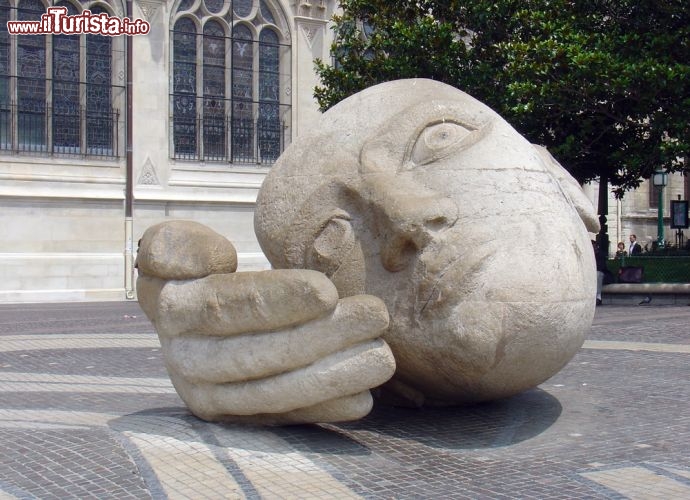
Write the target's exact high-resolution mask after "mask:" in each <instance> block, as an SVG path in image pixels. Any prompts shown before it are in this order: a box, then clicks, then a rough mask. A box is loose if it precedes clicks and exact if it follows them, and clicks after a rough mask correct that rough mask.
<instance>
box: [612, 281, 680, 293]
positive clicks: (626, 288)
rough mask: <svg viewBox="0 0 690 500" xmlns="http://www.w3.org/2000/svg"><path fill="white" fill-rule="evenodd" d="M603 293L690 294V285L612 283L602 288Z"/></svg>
mask: <svg viewBox="0 0 690 500" xmlns="http://www.w3.org/2000/svg"><path fill="white" fill-rule="evenodd" d="M601 290H602V292H603V293H612V294H628V293H632V294H647V295H648V294H671V293H673V294H688V295H690V283H611V284H610V285H604V286H603V287H602V289H601Z"/></svg>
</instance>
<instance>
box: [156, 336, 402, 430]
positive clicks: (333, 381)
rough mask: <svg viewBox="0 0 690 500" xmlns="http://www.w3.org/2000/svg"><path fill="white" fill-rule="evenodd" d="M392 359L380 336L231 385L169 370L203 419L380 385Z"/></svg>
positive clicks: (272, 409)
mask: <svg viewBox="0 0 690 500" xmlns="http://www.w3.org/2000/svg"><path fill="white" fill-rule="evenodd" d="M394 372H395V360H394V358H393V353H392V352H391V350H390V348H389V347H388V345H387V344H386V343H385V342H384V341H383V340H381V339H377V340H373V341H368V342H364V343H361V344H358V345H356V346H353V347H350V348H349V349H346V350H344V351H339V352H337V353H335V354H332V355H330V356H328V357H326V358H324V359H321V360H319V361H318V362H316V363H313V364H312V365H309V366H307V367H304V368H300V369H298V370H294V371H290V372H287V373H282V374H280V375H276V376H274V377H269V378H265V379H259V380H252V381H248V382H239V383H231V384H208V383H201V384H194V383H190V382H187V381H185V380H184V379H183V378H182V377H180V376H177V375H175V374H174V373H171V374H170V378H171V380H172V382H173V385H174V386H175V389H176V390H177V392H178V394H179V395H180V397H181V398H182V400H183V401H184V402H185V403H186V404H187V406H188V407H189V409H190V410H191V411H192V412H193V413H194V414H195V415H198V416H199V417H201V418H203V419H206V420H218V419H222V417H223V416H224V415H257V414H263V413H285V412H289V411H293V410H297V409H299V408H305V407H309V406H314V405H316V404H319V403H322V402H324V401H329V400H331V399H336V398H340V397H343V396H347V395H351V394H356V393H359V392H362V391H365V390H367V389H370V388H372V387H376V386H378V385H381V384H383V383H384V382H385V381H387V380H388V379H389V378H390V377H392V376H393V373H394Z"/></svg>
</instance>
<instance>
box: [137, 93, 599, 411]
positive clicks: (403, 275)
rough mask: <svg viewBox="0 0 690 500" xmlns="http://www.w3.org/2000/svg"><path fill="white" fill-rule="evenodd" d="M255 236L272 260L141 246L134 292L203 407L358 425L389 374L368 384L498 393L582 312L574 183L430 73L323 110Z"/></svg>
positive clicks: (177, 233)
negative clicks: (230, 262)
mask: <svg viewBox="0 0 690 500" xmlns="http://www.w3.org/2000/svg"><path fill="white" fill-rule="evenodd" d="M554 220H556V221H558V223H557V224H553V221H554ZM499 228H500V232H501V234H506V233H507V234H510V235H513V237H512V238H511V239H510V240H508V241H505V240H501V239H497V238H496V234H498V229H499ZM255 230H256V233H257V237H258V239H259V242H260V244H261V246H262V248H263V250H264V252H265V254H266V256H267V257H268V259H269V260H270V261H271V263H272V265H273V266H274V267H275V268H277V269H275V270H271V271H264V272H252V273H237V274H232V273H231V271H232V270H234V269H229V267H231V266H225V265H218V262H220V260H221V259H219V254H220V253H219V250H218V249H223V251H225V250H226V249H227V248H228V245H230V244H229V243H228V242H225V241H221V240H223V238H222V237H220V236H219V235H216V234H215V233H208V232H206V231H205V230H204V229H202V228H200V227H198V225H190V224H189V223H178V222H173V223H165V224H161V225H159V226H154V227H153V228H151V229H150V230H149V231H147V233H146V234H145V236H144V240H143V241H142V251H140V253H139V267H140V270H141V271H142V276H141V277H140V278H139V280H138V283H137V287H138V295H139V301H140V303H141V305H142V308H143V309H144V311H145V312H146V314H147V315H148V316H149V318H151V320H152V321H153V323H154V325H155V326H156V329H157V331H158V334H159V337H160V339H161V345H162V348H163V354H164V358H165V362H166V367H167V369H168V372H169V374H170V378H171V380H172V382H173V384H174V386H175V388H176V390H177V391H178V393H179V395H180V396H181V398H182V399H183V400H184V401H185V403H186V404H187V405H188V406H189V408H190V409H191V410H192V411H193V412H194V413H195V414H196V415H197V416H199V417H201V418H204V419H207V420H232V421H238V422H254V423H256V422H259V423H272V424H280V423H300V422H324V421H339V420H351V419H356V418H359V417H361V416H363V415H365V414H366V413H368V411H369V410H370V408H371V404H372V399H371V395H370V393H369V389H371V388H374V387H377V386H380V385H381V384H384V383H386V381H388V380H389V379H390V378H391V376H393V373H394V372H395V375H394V377H393V379H392V380H390V381H389V382H388V383H386V384H385V385H383V387H382V388H379V389H377V390H376V394H377V395H379V396H380V397H382V398H386V399H388V400H389V401H393V402H395V403H398V404H406V405H413V406H422V405H450V404H458V403H468V402H476V401H484V400H489V399H494V398H502V397H507V396H510V395H513V394H516V393H519V392H521V391H524V390H526V389H528V388H531V387H534V386H536V385H538V384H539V383H541V382H543V381H544V380H546V379H547V378H549V377H551V376H552V375H554V374H555V373H556V372H557V371H558V370H560V369H561V368H562V367H563V366H564V365H565V364H566V363H567V362H568V361H569V360H570V359H571V358H572V356H573V355H574V354H575V353H576V352H577V350H578V349H579V348H580V346H581V345H582V343H583V341H584V338H585V335H586V333H587V332H588V330H589V328H590V325H591V322H592V318H593V315H594V309H595V308H594V302H595V289H596V276H595V265H594V256H593V253H592V250H591V244H590V241H589V236H588V234H587V231H588V230H589V231H593V232H594V231H597V230H598V222H597V218H596V215H595V213H594V210H593V209H592V207H591V204H589V201H588V200H587V199H586V197H585V196H584V195H583V193H582V191H581V189H580V187H579V185H578V184H577V182H576V181H575V180H574V179H573V178H572V177H571V176H570V175H569V174H568V173H567V172H566V171H565V170H564V169H563V168H562V167H561V166H560V165H559V164H558V162H557V161H556V160H555V159H554V158H553V157H552V156H551V155H550V154H549V153H548V151H546V150H545V149H544V148H540V147H535V146H534V145H532V144H530V143H529V142H527V141H526V140H525V139H524V138H523V137H521V136H520V135H519V134H518V133H517V132H516V131H515V130H514V129H512V128H511V127H510V126H509V125H508V123H506V122H505V120H503V119H502V118H501V117H500V116H498V115H497V114H496V113H494V112H493V111H492V110H490V109H489V108H488V107H486V106H485V105H483V104H482V103H480V102H478V101H476V100H475V99H473V98H472V97H470V96H468V95H467V94H464V93H463V92H460V91H458V90H457V89H454V88H452V87H449V86H447V85H444V84H441V83H438V82H434V81H430V80H401V81H396V82H389V83H386V84H382V85H379V86H376V87H372V88H370V89H367V90H365V91H363V92H361V93H359V94H357V95H355V96H352V97H351V98H349V99H346V100H345V101H343V102H341V103H340V104H338V105H337V106H335V107H334V108H332V109H331V110H330V111H328V112H327V113H325V114H324V115H323V117H322V119H321V121H320V122H319V124H318V125H317V126H315V127H313V130H312V131H311V132H310V133H308V134H306V135H303V136H300V137H299V138H298V139H297V140H296V141H295V142H294V143H293V144H292V145H291V146H290V147H289V148H288V149H287V150H286V151H285V153H284V154H283V155H282V156H281V158H280V159H279V161H278V162H277V164H276V165H275V166H274V167H273V169H272V170H271V172H270V174H269V175H268V177H267V179H266V181H265V182H264V185H263V186H262V189H261V191H260V194H259V198H258V201H257V211H256V216H255ZM281 268H283V269H281ZM284 268H287V269H284ZM388 314H390V326H389V324H388V321H389V320H388ZM381 336H382V338H383V340H382V339H381V338H379V337H381ZM396 366H397V368H396Z"/></svg>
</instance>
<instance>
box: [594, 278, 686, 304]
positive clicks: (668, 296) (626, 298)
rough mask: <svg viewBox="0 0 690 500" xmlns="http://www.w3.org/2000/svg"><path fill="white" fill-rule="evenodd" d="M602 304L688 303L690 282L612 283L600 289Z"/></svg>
mask: <svg viewBox="0 0 690 500" xmlns="http://www.w3.org/2000/svg"><path fill="white" fill-rule="evenodd" d="M601 299H602V302H603V304H604V305H655V306H661V305H675V306H679V305H684V306H686V305H690V283H612V284H610V285H604V286H603V288H602V289H601Z"/></svg>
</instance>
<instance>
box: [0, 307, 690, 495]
mask: <svg viewBox="0 0 690 500" xmlns="http://www.w3.org/2000/svg"><path fill="white" fill-rule="evenodd" d="M0 450H1V452H0V500H6V499H34V498H36V499H68V498H99V499H105V498H137V499H139V498H154V499H163V498H175V499H176V498H192V499H202V498H229V499H232V498H249V499H259V498H266V499H270V498H298V499H308V498H372V499H392V498H472V499H476V498H506V499H507V498H539V499H550V498H554V499H568V498H606V499H621V498H631V499H645V498H658V499H673V498H685V499H688V498H690V307H688V306H673V307H659V306H657V307H651V306H627V307H618V306H603V307H599V308H597V314H596V318H595V323H594V326H593V327H592V332H591V335H590V338H589V340H588V341H587V342H586V344H585V345H584V347H583V349H582V350H581V351H580V352H579V353H578V354H577V356H576V357H575V358H574V359H573V360H572V361H571V362H570V364H569V365H568V366H566V367H565V368H564V369H563V370H562V371H561V372H560V373H559V374H558V375H556V376H555V377H553V378H552V379H550V380H548V381H547V382H545V383H544V384H542V385H541V386H539V387H538V388H537V389H534V390H532V391H529V392H527V393H524V394H522V395H520V396H517V397H514V398H511V399H508V400H503V401H498V402H494V403H490V404H482V405H478V406H472V407H467V408H453V409H443V410H409V409H395V408H385V407H377V408H375V410H374V411H373V412H372V414H371V415H370V416H368V417H367V418H365V419H364V420H361V421H359V422H355V423H349V424H341V425H307V426H295V427H286V428H261V427H253V428H251V427H250V428H247V427H239V426H231V425H216V424H209V423H206V422H203V421H201V420H198V419H196V418H195V417H193V416H191V415H190V414H189V413H188V412H187V411H186V409H185V408H184V406H183V404H182V402H181V401H180V399H179V398H178V397H177V395H176V394H175V391H174V390H173V388H172V386H171V385H170V382H169V380H168V378H167V376H166V372H165V368H164V366H163V361H162V358H161V352H160V348H159V343H158V339H157V337H156V335H155V333H154V331H153V329H152V327H151V325H150V324H149V323H148V321H147V319H146V318H145V317H144V315H143V313H142V312H141V310H140V309H139V307H138V305H137V304H136V303H135V302H121V303H85V304H40V305H39V304H35V305H2V306H0Z"/></svg>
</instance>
